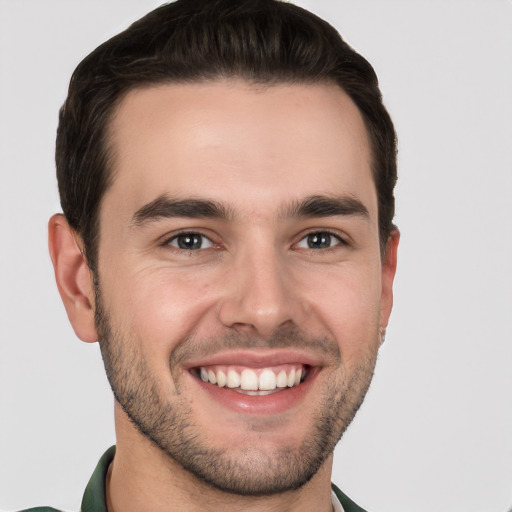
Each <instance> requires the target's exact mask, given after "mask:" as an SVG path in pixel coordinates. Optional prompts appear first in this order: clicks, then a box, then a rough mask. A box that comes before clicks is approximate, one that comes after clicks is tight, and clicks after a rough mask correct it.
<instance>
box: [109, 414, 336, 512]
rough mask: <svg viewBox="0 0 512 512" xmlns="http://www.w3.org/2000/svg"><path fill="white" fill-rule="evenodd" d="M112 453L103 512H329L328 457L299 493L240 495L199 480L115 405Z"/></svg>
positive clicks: (330, 463) (330, 462) (329, 471)
mask: <svg viewBox="0 0 512 512" xmlns="http://www.w3.org/2000/svg"><path fill="white" fill-rule="evenodd" d="M116 436H117V449H116V455H115V458H114V461H113V463H112V464H111V466H110V468H109V471H108V475H107V481H106V484H107V507H108V510H109V512H120V511H126V510H129V511H131V512H139V511H140V512H142V511H146V510H151V511H154V512H159V511H162V512H163V511H165V512H173V511H180V512H196V511H197V512H199V511H201V512H204V511H205V510H215V511H217V510H222V511H223V512H231V511H240V510H244V511H248V512H270V511H277V510H279V511H280V512H288V511H290V512H291V511H293V512H302V511H303V512H306V511H311V510H315V511H319V512H321V511H322V512H323V511H325V512H328V511H329V512H330V511H332V505H331V485H330V478H331V469H332V456H331V457H329V458H328V459H327V460H326V461H325V462H324V464H323V465H322V466H321V468H320V470H319V471H318V472H317V473H316V474H315V476H314V477H313V478H312V479H311V480H310V481H309V482H308V483H307V484H305V485H304V486H302V487H301V488H300V489H298V490H295V491H287V492H284V493H281V494H275V495H271V496H258V497H252V496H241V495H236V494H231V493H226V492H223V491H220V490H218V489H216V488H214V487H211V486H210V485H209V484H206V483H204V482H203V481H201V480H199V479H198V478H197V477H196V476H194V475H193V474H191V473H190V472H188V471H186V470H185V469H183V468H182V467H181V466H180V465H179V464H177V463H176V462H175V461H174V460H173V459H171V458H170V457H168V456H167V455H166V454H164V453H163V452H162V451H161V450H160V449H159V448H157V447H156V446H155V445H154V444H153V443H152V442H151V441H149V440H148V439H147V438H146V437H145V436H143V435H142V434H140V432H138V430H136V429H135V427H134V426H133V424H132V423H131V422H130V421H129V419H128V418H127V417H126V415H125V413H124V412H123V411H122V410H121V409H120V407H119V406H118V405H117V404H116Z"/></svg>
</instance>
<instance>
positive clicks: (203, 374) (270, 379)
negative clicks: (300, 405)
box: [199, 367, 303, 394]
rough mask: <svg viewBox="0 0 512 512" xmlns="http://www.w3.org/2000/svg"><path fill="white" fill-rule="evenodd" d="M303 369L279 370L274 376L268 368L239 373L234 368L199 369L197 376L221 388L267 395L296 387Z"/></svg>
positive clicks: (245, 370)
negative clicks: (225, 387) (270, 392)
mask: <svg viewBox="0 0 512 512" xmlns="http://www.w3.org/2000/svg"><path fill="white" fill-rule="evenodd" d="M302 374H303V369H302V368H298V369H295V368H293V367H291V368H289V369H281V370H280V371H279V373H278V374H277V375H276V373H275V371H274V370H272V369H270V368H263V369H257V370H255V369H251V368H244V369H243V370H242V372H241V373H239V370H237V369H235V368H229V367H228V368H227V371H226V369H224V370H221V369H218V370H215V369H214V368H213V367H210V368H204V367H201V368H199V376H200V378H201V380H203V381H204V382H209V383H210V384H216V385H217V386H219V387H221V388H223V387H224V386H227V387H228V388H241V389H242V390H244V391H261V392H262V393H261V394H267V393H266V392H267V391H279V390H280V389H283V388H286V387H290V388H291V387H293V386H298V385H299V384H300V383H301V380H302ZM251 394H252V393H251Z"/></svg>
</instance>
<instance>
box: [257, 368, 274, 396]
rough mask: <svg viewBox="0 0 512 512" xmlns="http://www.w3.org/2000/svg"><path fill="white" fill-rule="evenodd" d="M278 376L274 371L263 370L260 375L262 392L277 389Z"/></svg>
mask: <svg viewBox="0 0 512 512" xmlns="http://www.w3.org/2000/svg"><path fill="white" fill-rule="evenodd" d="M276 380H277V379H276V374H275V373H274V372H273V371H272V370H263V371H262V372H261V374H260V386H259V389H261V390H262V391H269V390H271V389H276Z"/></svg>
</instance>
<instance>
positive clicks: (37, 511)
mask: <svg viewBox="0 0 512 512" xmlns="http://www.w3.org/2000/svg"><path fill="white" fill-rule="evenodd" d="M115 453H116V447H115V446H111V447H110V448H109V449H108V450H107V451H106V452H105V453H104V454H103V456H102V457H101V459H100V460H99V462H98V465H97V466H96V469H95V470H94V473H93V474H92V476H91V479H90V480H89V483H88V484H87V487H86V488H85V492H84V497H83V499H82V506H81V508H80V512H107V500H106V494H105V479H106V478H107V471H108V467H109V466H110V463H111V462H112V460H113V459H114V455H115ZM332 490H333V491H334V494H336V496H337V497H338V499H339V500H340V502H341V504H342V505H343V508H344V510H345V512H366V511H365V510H364V509H362V508H361V507H359V506H358V505H356V504H355V503H354V502H353V501H352V500H351V499H350V498H349V497H348V496H346V495H345V494H343V493H342V492H341V491H340V490H339V489H338V488H337V487H336V486H335V485H334V484H332ZM20 512H59V511H58V510H57V509H55V508H52V507H35V508H30V509H26V510H21V511H20Z"/></svg>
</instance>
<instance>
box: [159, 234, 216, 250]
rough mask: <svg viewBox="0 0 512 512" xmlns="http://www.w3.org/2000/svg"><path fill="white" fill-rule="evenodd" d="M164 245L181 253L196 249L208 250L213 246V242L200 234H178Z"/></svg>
mask: <svg viewBox="0 0 512 512" xmlns="http://www.w3.org/2000/svg"><path fill="white" fill-rule="evenodd" d="M166 245H170V246H172V247H176V248H177V249H181V250H183V251H197V250H198V249H209V248H210V247H212V246H213V242H212V241H211V240H210V239H209V238H208V237H206V236H204V235H202V234H201V233H180V234H179V235H176V236H173V237H172V238H171V239H170V240H168V241H167V242H166Z"/></svg>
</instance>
